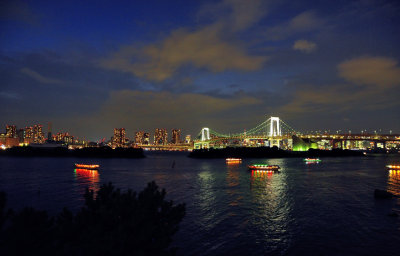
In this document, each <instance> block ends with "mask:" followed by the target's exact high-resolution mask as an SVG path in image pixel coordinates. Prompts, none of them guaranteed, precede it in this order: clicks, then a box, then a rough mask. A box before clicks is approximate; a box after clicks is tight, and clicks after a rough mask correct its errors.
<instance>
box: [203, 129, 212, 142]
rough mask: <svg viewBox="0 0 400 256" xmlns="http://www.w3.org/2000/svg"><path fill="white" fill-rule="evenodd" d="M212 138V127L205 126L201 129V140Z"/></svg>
mask: <svg viewBox="0 0 400 256" xmlns="http://www.w3.org/2000/svg"><path fill="white" fill-rule="evenodd" d="M206 140H210V129H209V128H207V127H204V128H203V129H201V141H206Z"/></svg>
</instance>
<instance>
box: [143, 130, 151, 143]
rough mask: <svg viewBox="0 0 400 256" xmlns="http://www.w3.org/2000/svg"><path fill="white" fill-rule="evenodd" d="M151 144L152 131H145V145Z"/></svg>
mask: <svg viewBox="0 0 400 256" xmlns="http://www.w3.org/2000/svg"><path fill="white" fill-rule="evenodd" d="M149 144H150V133H148V132H145V133H144V134H143V145H149Z"/></svg>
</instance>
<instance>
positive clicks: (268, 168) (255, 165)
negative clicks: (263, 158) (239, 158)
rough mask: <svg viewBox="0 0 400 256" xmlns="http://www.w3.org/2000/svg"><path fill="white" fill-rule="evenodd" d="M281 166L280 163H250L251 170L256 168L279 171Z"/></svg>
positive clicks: (258, 169) (257, 169)
mask: <svg viewBox="0 0 400 256" xmlns="http://www.w3.org/2000/svg"><path fill="white" fill-rule="evenodd" d="M280 168H281V167H279V165H266V164H253V165H249V170H256V171H267V172H268V171H269V172H277V171H278V170H279V169H280Z"/></svg>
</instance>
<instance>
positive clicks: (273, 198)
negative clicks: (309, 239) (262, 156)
mask: <svg viewBox="0 0 400 256" xmlns="http://www.w3.org/2000/svg"><path fill="white" fill-rule="evenodd" d="M266 164H268V165H280V166H281V169H280V172H258V171H254V170H252V171H251V176H250V184H251V195H252V201H253V203H254V205H255V206H256V207H255V208H254V209H253V212H252V216H253V217H252V218H251V225H253V226H255V227H257V228H258V230H259V232H260V233H262V234H263V235H262V236H260V237H259V238H257V240H258V241H259V242H260V243H263V244H269V248H268V249H267V250H266V252H268V253H274V254H276V253H279V254H282V253H284V251H285V250H286V248H285V246H282V245H283V244H287V243H288V240H289V233H288V225H289V223H290V219H289V214H290V212H291V205H290V203H288V202H287V193H288V192H287V188H288V187H287V181H286V175H287V174H286V173H285V164H284V162H282V161H280V160H279V159H275V160H269V161H266Z"/></svg>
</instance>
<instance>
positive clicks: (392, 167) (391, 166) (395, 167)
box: [386, 164, 400, 170]
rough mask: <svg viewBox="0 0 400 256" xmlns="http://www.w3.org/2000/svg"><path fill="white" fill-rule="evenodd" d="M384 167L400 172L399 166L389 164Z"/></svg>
mask: <svg viewBox="0 0 400 256" xmlns="http://www.w3.org/2000/svg"><path fill="white" fill-rule="evenodd" d="M386 167H387V168H389V169H392V170H400V164H397V165H393V164H390V165H386Z"/></svg>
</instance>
